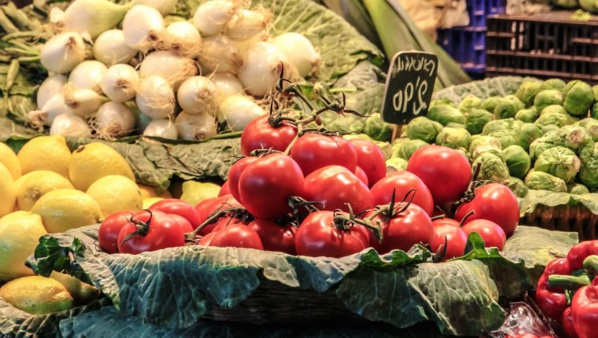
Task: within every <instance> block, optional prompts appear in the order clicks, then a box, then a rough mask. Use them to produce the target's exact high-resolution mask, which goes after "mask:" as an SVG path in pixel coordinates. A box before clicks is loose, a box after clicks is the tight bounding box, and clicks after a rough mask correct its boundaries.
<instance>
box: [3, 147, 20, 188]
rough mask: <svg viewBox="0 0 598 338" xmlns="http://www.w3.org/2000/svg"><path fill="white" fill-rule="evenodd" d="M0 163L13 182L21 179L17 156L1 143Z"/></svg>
mask: <svg viewBox="0 0 598 338" xmlns="http://www.w3.org/2000/svg"><path fill="white" fill-rule="evenodd" d="M0 163H2V164H4V166H5V167H6V169H8V171H9V172H10V175H11V176H12V179H13V180H16V179H17V178H19V177H21V163H19V159H18V158H17V154H15V152H14V151H12V149H10V147H9V146H7V145H6V144H4V143H2V142H0Z"/></svg>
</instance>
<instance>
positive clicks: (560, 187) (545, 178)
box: [525, 170, 567, 192]
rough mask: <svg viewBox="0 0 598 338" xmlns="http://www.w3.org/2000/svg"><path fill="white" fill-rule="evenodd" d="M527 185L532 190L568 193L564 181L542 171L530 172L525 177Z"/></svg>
mask: <svg viewBox="0 0 598 338" xmlns="http://www.w3.org/2000/svg"><path fill="white" fill-rule="evenodd" d="M525 185H526V186H527V187H528V188H530V189H532V190H548V191H553V192H567V184H566V183H565V181H564V180H563V179H561V178H559V177H556V176H554V175H551V174H548V173H545V172H542V171H536V170H530V171H529V172H528V173H527V175H526V176H525Z"/></svg>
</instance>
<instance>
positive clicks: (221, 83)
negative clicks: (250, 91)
mask: <svg viewBox="0 0 598 338" xmlns="http://www.w3.org/2000/svg"><path fill="white" fill-rule="evenodd" d="M210 79H211V80H212V82H214V85H215V86H216V93H215V95H214V98H215V100H216V105H220V103H222V101H224V99H226V98H227V97H229V96H231V95H234V94H242V93H243V85H242V84H241V81H239V79H237V77H236V76H234V75H233V74H230V73H214V74H212V75H210Z"/></svg>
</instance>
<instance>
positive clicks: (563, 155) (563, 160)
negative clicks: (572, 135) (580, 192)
mask: <svg viewBox="0 0 598 338" xmlns="http://www.w3.org/2000/svg"><path fill="white" fill-rule="evenodd" d="M580 168H581V160H580V159H579V157H577V156H576V155H575V153H574V152H573V150H571V149H568V148H565V147H560V146H556V147H554V148H550V149H547V150H545V151H543V152H542V153H541V154H540V156H538V159H537V160H536V163H535V164H534V170H536V171H537V172H539V171H542V172H545V173H548V174H551V175H553V176H556V177H558V178H560V179H562V180H564V181H565V183H571V182H573V180H574V179H575V176H576V175H577V173H578V172H579V169H580Z"/></svg>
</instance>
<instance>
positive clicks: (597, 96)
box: [592, 85, 598, 101]
mask: <svg viewBox="0 0 598 338" xmlns="http://www.w3.org/2000/svg"><path fill="white" fill-rule="evenodd" d="M592 93H594V101H598V85H593V86H592Z"/></svg>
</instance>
